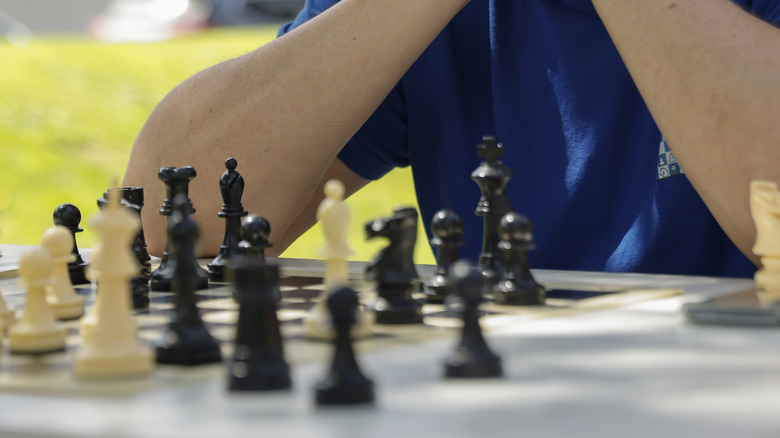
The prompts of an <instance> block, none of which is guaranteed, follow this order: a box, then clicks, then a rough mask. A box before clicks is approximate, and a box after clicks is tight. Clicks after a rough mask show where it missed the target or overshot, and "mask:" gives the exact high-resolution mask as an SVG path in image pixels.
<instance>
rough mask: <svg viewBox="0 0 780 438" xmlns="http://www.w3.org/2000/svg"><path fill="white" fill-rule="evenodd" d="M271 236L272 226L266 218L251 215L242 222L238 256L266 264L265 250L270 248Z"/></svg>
mask: <svg viewBox="0 0 780 438" xmlns="http://www.w3.org/2000/svg"><path fill="white" fill-rule="evenodd" d="M270 235H271V225H270V224H269V223H268V221H267V220H265V218H263V217H261V216H258V215H256V214H250V215H248V216H247V217H246V218H244V220H243V221H242V222H241V230H240V231H239V236H240V238H241V241H240V242H238V255H239V256H240V257H243V258H246V259H252V260H259V261H261V262H265V249H266V248H269V247H271V246H273V245H271V242H269V241H268V236H270Z"/></svg>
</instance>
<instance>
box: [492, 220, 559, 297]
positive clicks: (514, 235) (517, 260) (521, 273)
mask: <svg viewBox="0 0 780 438" xmlns="http://www.w3.org/2000/svg"><path fill="white" fill-rule="evenodd" d="M498 234H499V236H500V237H501V242H500V243H499V248H500V249H501V250H502V251H503V252H504V264H505V266H506V269H505V270H504V274H503V275H502V276H501V279H500V280H499V282H498V283H497V284H496V286H495V287H494V288H493V297H494V299H495V301H496V302H497V303H500V304H514V305H521V306H522V305H533V304H544V300H545V297H546V295H547V294H546V292H545V290H544V287H542V286H541V285H540V284H539V283H537V282H536V280H535V279H534V277H533V274H531V269H530V268H529V266H528V251H529V250H531V249H533V248H534V244H533V227H532V226H531V222H530V221H529V220H528V218H526V217H525V216H523V215H521V214H518V213H514V212H511V213H507V214H506V215H504V217H503V218H502V219H501V223H500V224H499V227H498Z"/></svg>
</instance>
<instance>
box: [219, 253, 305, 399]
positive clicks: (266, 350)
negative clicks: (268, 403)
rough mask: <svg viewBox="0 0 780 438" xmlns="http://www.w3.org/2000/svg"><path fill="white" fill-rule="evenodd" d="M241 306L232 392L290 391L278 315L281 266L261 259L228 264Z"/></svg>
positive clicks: (229, 381)
mask: <svg viewBox="0 0 780 438" xmlns="http://www.w3.org/2000/svg"><path fill="white" fill-rule="evenodd" d="M225 271H227V272H229V274H227V275H228V276H229V277H231V279H232V281H233V286H234V289H235V291H236V294H237V295H238V296H239V297H240V299H239V302H240V303H241V305H240V307H239V310H238V324H237V325H236V341H235V349H234V350H233V360H232V363H231V365H230V367H229V378H228V388H229V389H230V390H231V391H265V390H274V389H284V388H289V387H290V385H291V380H290V367H289V366H288V365H287V362H285V360H284V348H283V346H282V336H281V334H280V332H279V320H278V319H277V316H276V296H277V295H280V294H281V292H280V291H279V267H278V266H276V265H271V264H265V263H262V262H260V261H259V260H257V259H250V260H241V261H237V262H234V261H233V260H232V259H231V260H230V261H228V265H227V266H226V267H225Z"/></svg>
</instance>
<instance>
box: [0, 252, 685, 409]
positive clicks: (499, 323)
mask: <svg viewBox="0 0 780 438" xmlns="http://www.w3.org/2000/svg"><path fill="white" fill-rule="evenodd" d="M20 248H21V247H17V248H12V249H11V251H6V250H5V249H4V252H5V254H6V257H3V258H2V259H0V260H3V265H2V266H1V268H2V271H0V272H2V276H1V277H0V291H2V294H3V296H4V298H5V300H6V302H7V303H8V305H9V306H11V307H14V308H16V309H17V315H19V314H20V312H21V309H22V307H23V306H24V298H25V297H24V290H23V288H22V287H21V286H20V285H19V284H18V282H17V279H16V277H15V269H14V267H13V263H12V261H11V260H10V259H11V258H13V257H14V255H15V254H17V253H18V251H19V250H20ZM203 262H204V264H205V262H206V261H203ZM270 262H271V263H278V264H279V265H280V267H281V273H282V279H281V292H282V302H281V305H280V306H279V308H278V311H277V314H278V319H279V321H280V330H281V333H282V336H283V339H284V350H285V358H286V360H287V362H288V363H289V364H290V365H291V366H293V367H294V366H295V365H297V364H303V363H308V362H321V363H327V362H328V360H329V359H330V357H331V355H332V348H331V345H330V344H329V343H328V342H321V341H310V340H307V339H305V338H304V336H303V335H302V321H303V320H304V318H305V317H306V315H307V313H308V311H309V309H310V308H311V307H312V306H313V305H314V304H315V303H316V302H317V300H318V299H319V297H320V296H321V294H322V291H323V283H322V280H323V279H322V275H323V272H324V266H323V261H322V260H304V259H278V260H277V259H271V260H270ZM365 266H366V263H363V262H351V263H350V265H349V275H350V279H351V284H352V286H353V288H355V289H356V290H357V291H358V292H359V295H360V299H361V302H362V303H363V304H368V303H370V302H371V301H372V300H374V299H375V298H376V293H375V292H374V291H373V285H372V283H370V282H367V281H365V280H364V279H363V272H364V269H365ZM433 268H434V267H433V266H427V265H426V266H418V271H419V273H420V275H421V278H422V279H423V280H425V278H427V277H429V276H430V275H431V273H432V272H433ZM540 275H541V277H540V278H541V279H545V277H546V275H545V273H544V272H541V273H540ZM611 275H612V277H611V278H613V281H606V282H605V281H603V280H604V279H603V275H602V276H598V275H592V274H589V273H580V274H579V275H577V276H575V277H571V276H567V278H575V279H576V280H574V281H572V280H568V281H556V280H555V276H554V275H553V276H550V279H549V280H548V281H546V282H543V284H544V285H545V287H546V288H547V301H546V303H545V304H544V305H541V306H509V305H498V304H495V303H493V302H491V301H490V300H489V299H488V300H487V301H486V302H485V303H483V305H482V306H481V312H482V318H481V325H482V327H483V329H484V330H485V333H486V336H490V331H491V330H495V329H497V328H501V327H507V326H512V325H517V324H522V323H523V322H524V321H527V320H533V319H539V318H556V317H567V316H570V315H574V314H578V313H583V312H593V311H599V310H605V309H612V308H617V307H622V306H627V305H630V304H633V303H640V302H644V301H648V300H653V299H659V298H664V297H669V296H673V295H677V294H680V293H682V291H683V289H682V288H676V287H648V286H647V284H642V283H633V282H632V281H631V279H632V278H634V277H632V276H631V275H621V274H611ZM76 289H77V292H78V293H79V294H80V295H82V296H84V297H85V302H86V303H87V307H89V306H90V305H92V304H93V302H94V298H95V288H94V287H93V285H90V284H86V285H79V286H77V287H76ZM197 297H198V307H199V309H200V311H201V315H202V317H203V319H204V321H205V322H206V325H207V327H208V329H209V331H210V333H211V334H212V335H213V336H214V337H215V338H217V339H218V340H219V341H220V342H221V346H222V349H223V357H224V358H226V359H225V360H224V361H223V364H212V365H202V366H192V367H182V366H172V365H157V366H156V368H155V371H154V372H153V373H152V375H151V376H149V377H144V378H133V379H119V380H107V381H101V380H96V381H89V380H87V381H85V380H79V379H77V378H76V377H75V376H74V375H73V372H72V364H73V356H74V353H75V352H76V351H77V349H78V348H79V337H78V331H79V323H78V321H65V322H63V323H62V324H63V325H64V326H65V327H66V329H67V333H68V336H67V349H66V351H65V352H61V353H53V354H46V355H40V356H36V355H12V354H9V353H8V352H7V351H6V350H4V351H3V352H2V355H1V356H0V392H16V393H29V394H41V395H57V396H59V395H61V396H79V395H90V396H95V395H97V396H109V397H114V396H118V397H121V396H126V395H132V394H138V393H143V392H151V391H160V390H165V389H166V388H173V387H181V386H186V385H188V384H191V383H193V382H203V381H208V380H215V379H223V380H224V379H226V376H227V371H226V368H225V363H226V362H227V360H228V359H227V358H229V357H230V356H231V353H232V343H233V339H234V336H235V324H236V320H237V315H238V304H237V303H236V302H235V300H234V298H233V288H232V287H231V285H230V284H227V283H210V285H209V287H208V288H207V289H203V290H199V291H198V292H197ZM172 298H173V294H172V293H170V292H154V291H153V292H151V294H150V302H151V304H150V306H149V308H148V309H142V310H137V311H135V317H136V321H137V325H138V335H139V337H140V338H141V339H142V341H143V342H146V343H148V344H150V345H153V344H154V343H155V342H156V341H157V340H159V339H160V337H161V336H162V333H163V329H164V328H165V326H166V324H167V323H168V321H169V318H170V312H171V311H172V309H173V303H172ZM419 298H420V299H423V296H422V294H421V295H420V297H419ZM423 313H424V323H423V324H406V325H386V324H385V325H382V324H377V325H375V326H374V336H373V337H371V338H369V339H364V340H358V341H356V343H355V348H356V351H357V353H358V354H361V353H364V352H368V351H372V350H379V349H390V348H394V347H400V346H404V345H410V344H415V343H423V342H426V341H430V340H433V339H437V338H450V339H452V340H453V343H454V342H455V341H456V340H457V338H458V335H459V328H460V326H461V319H460V317H459V313H458V312H457V311H456V310H453V309H451V308H449V307H448V306H446V305H443V304H425V305H424V306H423Z"/></svg>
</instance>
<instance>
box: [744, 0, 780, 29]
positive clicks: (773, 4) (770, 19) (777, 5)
mask: <svg viewBox="0 0 780 438" xmlns="http://www.w3.org/2000/svg"><path fill="white" fill-rule="evenodd" d="M736 3H737V4H741V5H742V6H743V7H744V8H745V9H746V10H747V11H748V12H750V13H751V14H753V15H755V16H756V17H758V18H761V19H762V20H764V21H766V22H767V23H770V24H772V25H774V26H776V27H780V0H747V1H745V0H741V1H736Z"/></svg>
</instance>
